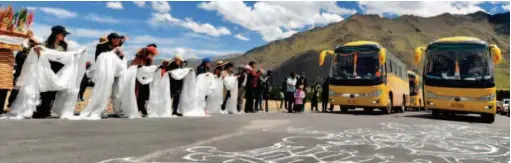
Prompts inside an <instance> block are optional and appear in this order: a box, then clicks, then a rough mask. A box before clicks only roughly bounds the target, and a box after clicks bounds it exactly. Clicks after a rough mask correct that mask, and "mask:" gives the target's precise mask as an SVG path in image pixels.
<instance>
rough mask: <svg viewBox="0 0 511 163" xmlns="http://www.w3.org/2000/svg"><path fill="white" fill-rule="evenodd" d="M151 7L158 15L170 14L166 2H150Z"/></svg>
mask: <svg viewBox="0 0 511 163" xmlns="http://www.w3.org/2000/svg"><path fill="white" fill-rule="evenodd" d="M151 7H152V8H153V10H154V11H156V12H158V13H166V12H170V5H169V3H168V2H167V1H152V2H151Z"/></svg>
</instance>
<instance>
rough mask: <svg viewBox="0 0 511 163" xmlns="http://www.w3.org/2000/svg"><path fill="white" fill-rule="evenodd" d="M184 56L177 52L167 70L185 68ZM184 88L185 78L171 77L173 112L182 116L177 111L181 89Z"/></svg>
mask: <svg viewBox="0 0 511 163" xmlns="http://www.w3.org/2000/svg"><path fill="white" fill-rule="evenodd" d="M183 62H184V59H183V56H182V55H181V54H176V56H175V57H174V61H172V63H170V65H169V66H168V67H167V72H168V71H172V70H175V69H179V68H183V67H184V66H183ZM182 90H183V80H176V79H174V78H170V97H172V114H173V115H178V116H181V114H179V113H178V112H177V107H178V106H179V99H180V97H181V91H182Z"/></svg>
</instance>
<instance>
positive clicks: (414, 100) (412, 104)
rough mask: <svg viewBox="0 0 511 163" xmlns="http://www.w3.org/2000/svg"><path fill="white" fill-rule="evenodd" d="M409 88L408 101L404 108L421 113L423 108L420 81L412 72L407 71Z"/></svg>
mask: <svg viewBox="0 0 511 163" xmlns="http://www.w3.org/2000/svg"><path fill="white" fill-rule="evenodd" d="M408 79H409V87H410V100H409V102H408V105H407V106H406V108H411V109H415V110H416V111H421V110H422V108H423V107H424V103H423V100H422V99H423V97H422V79H421V77H420V76H419V75H418V74H416V73H415V72H413V71H408Z"/></svg>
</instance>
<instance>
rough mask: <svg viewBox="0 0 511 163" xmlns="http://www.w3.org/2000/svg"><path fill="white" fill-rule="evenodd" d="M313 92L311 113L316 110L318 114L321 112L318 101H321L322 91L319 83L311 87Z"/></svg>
mask: <svg viewBox="0 0 511 163" xmlns="http://www.w3.org/2000/svg"><path fill="white" fill-rule="evenodd" d="M311 89H312V90H311V91H312V97H311V111H314V108H316V112H317V111H319V108H318V100H319V90H320V89H321V86H320V85H319V83H318V82H316V81H315V82H314V83H313V84H312V86H311Z"/></svg>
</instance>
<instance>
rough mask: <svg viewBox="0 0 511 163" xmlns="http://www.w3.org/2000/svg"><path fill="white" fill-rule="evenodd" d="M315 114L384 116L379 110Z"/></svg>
mask: <svg viewBox="0 0 511 163" xmlns="http://www.w3.org/2000/svg"><path fill="white" fill-rule="evenodd" d="M316 113H327V114H346V115H370V116H378V115H384V113H383V112H381V111H379V110H374V111H370V112H365V111H363V110H348V112H341V111H332V112H316ZM392 114H394V113H392Z"/></svg>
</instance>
